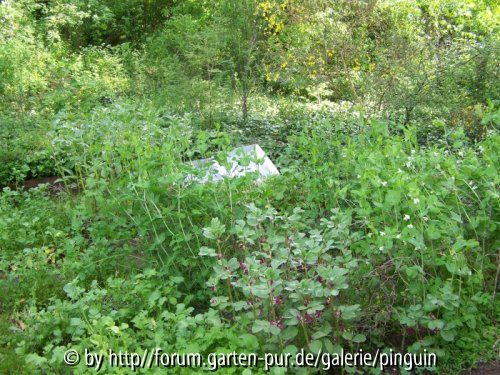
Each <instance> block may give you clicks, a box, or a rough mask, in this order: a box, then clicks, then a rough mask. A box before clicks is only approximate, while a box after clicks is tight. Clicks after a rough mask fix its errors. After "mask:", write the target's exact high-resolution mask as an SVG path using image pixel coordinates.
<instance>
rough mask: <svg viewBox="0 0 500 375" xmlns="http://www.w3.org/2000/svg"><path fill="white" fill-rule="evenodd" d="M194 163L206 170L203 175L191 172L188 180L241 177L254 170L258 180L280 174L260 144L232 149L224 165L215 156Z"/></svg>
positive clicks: (198, 180)
mask: <svg viewBox="0 0 500 375" xmlns="http://www.w3.org/2000/svg"><path fill="white" fill-rule="evenodd" d="M223 164H224V163H223ZM192 165H193V166H194V167H195V168H196V169H200V170H203V171H205V174H202V175H201V176H199V175H194V174H190V175H188V176H187V177H186V181H196V182H199V183H206V182H209V181H220V180H222V179H223V178H234V177H241V176H244V175H246V174H248V173H252V172H254V173H255V172H256V173H257V174H258V178H257V181H262V180H263V179H264V178H266V177H269V176H273V175H279V174H280V172H279V171H278V168H276V166H275V165H274V164H273V162H272V161H271V159H269V157H267V156H266V153H265V152H264V150H262V148H261V147H260V146H259V145H258V144H253V145H247V146H242V147H237V148H235V149H234V150H231V151H230V152H229V154H228V156H227V160H226V163H225V164H224V165H221V164H219V163H218V162H217V160H215V159H213V158H211V159H200V160H195V161H193V162H192Z"/></svg>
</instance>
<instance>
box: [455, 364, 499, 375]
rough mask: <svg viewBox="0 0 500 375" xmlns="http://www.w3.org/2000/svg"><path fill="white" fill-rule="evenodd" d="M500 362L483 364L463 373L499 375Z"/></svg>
mask: <svg viewBox="0 0 500 375" xmlns="http://www.w3.org/2000/svg"><path fill="white" fill-rule="evenodd" d="M499 374H500V361H495V362H490V363H481V364H479V365H478V366H477V367H476V368H475V369H472V370H470V371H465V372H462V375H499Z"/></svg>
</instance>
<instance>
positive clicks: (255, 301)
mask: <svg viewBox="0 0 500 375" xmlns="http://www.w3.org/2000/svg"><path fill="white" fill-rule="evenodd" d="M304 212H305V211H303V210H302V209H301V208H298V207H297V208H294V209H293V212H291V213H290V214H283V215H280V214H279V213H278V212H277V210H276V209H275V208H273V207H265V208H258V207H256V206H255V205H253V204H251V205H249V206H248V213H247V215H246V217H245V218H244V219H239V220H237V221H236V225H235V226H234V229H232V230H231V231H226V228H225V226H224V225H222V224H221V223H220V221H219V220H218V219H217V218H214V219H213V220H212V222H211V225H210V226H209V227H207V228H205V229H204V236H205V237H206V238H207V239H209V240H210V241H211V242H212V246H211V247H208V246H204V247H202V248H201V249H200V252H199V254H200V255H202V256H208V257H212V258H213V259H214V266H213V274H212V276H211V278H210V279H209V281H208V283H207V284H208V286H209V287H210V289H211V290H212V291H213V297H212V299H211V305H212V306H215V307H217V308H218V309H219V311H220V312H221V314H222V315H223V316H225V317H226V318H228V319H231V320H234V321H237V322H238V323H239V324H241V325H243V326H246V327H247V329H248V330H251V331H252V332H253V333H254V334H257V335H259V336H260V337H262V339H263V340H264V341H265V344H264V346H263V348H266V349H269V350H272V349H276V348H280V349H282V350H286V351H287V352H294V351H296V350H297V347H305V346H308V348H309V349H310V350H312V351H318V350H320V349H321V348H323V349H324V350H329V351H335V350H336V348H335V347H336V346H338V345H340V343H345V342H347V343H350V344H351V345H355V344H357V343H361V342H363V341H365V336H364V335H363V334H360V333H357V332H356V328H355V322H356V320H357V319H358V318H359V317H360V315H359V312H360V306H359V305H358V304H352V305H351V304H349V302H348V301H349V298H348V296H349V295H350V294H351V292H350V291H349V284H348V281H347V278H348V275H349V273H350V272H351V271H352V270H353V269H354V268H355V267H356V266H357V263H358V261H357V259H356V258H354V257H353V255H352V253H351V252H350V250H349V249H348V246H346V244H348V243H349V241H351V239H352V235H351V233H350V231H349V224H350V220H351V218H350V215H349V212H347V213H342V214H341V213H339V212H337V211H335V212H334V213H333V215H332V216H331V217H330V218H324V219H322V220H321V222H320V223H319V225H318V226H317V228H315V229H310V228H311V227H310V226H309V225H310V223H308V219H307V218H306V217H305V215H304ZM227 236H229V237H232V240H233V241H234V242H235V243H236V249H237V250H236V251H234V252H232V253H230V252H227V251H225V250H224V249H223V247H222V246H221V243H223V241H225V238H226V237H227ZM331 338H332V339H331ZM332 340H333V341H332Z"/></svg>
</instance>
